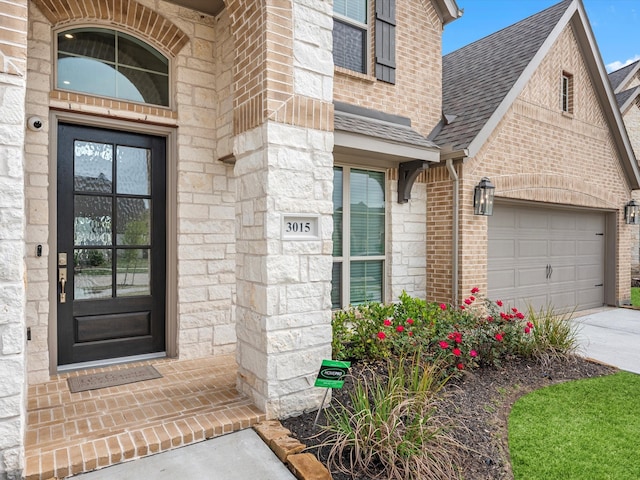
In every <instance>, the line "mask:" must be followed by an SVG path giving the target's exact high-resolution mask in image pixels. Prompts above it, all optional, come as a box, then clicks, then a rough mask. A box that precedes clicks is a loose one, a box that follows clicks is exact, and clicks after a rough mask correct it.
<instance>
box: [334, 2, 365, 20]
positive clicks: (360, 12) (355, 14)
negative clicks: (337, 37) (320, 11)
mask: <svg viewBox="0 0 640 480" xmlns="http://www.w3.org/2000/svg"><path fill="white" fill-rule="evenodd" d="M333 11H334V12H335V13H337V14H339V15H343V16H345V17H347V18H350V19H352V20H355V21H356V22H360V23H367V1H366V0H334V2H333Z"/></svg>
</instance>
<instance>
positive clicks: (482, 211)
mask: <svg viewBox="0 0 640 480" xmlns="http://www.w3.org/2000/svg"><path fill="white" fill-rule="evenodd" d="M495 191H496V187H495V186H494V185H493V183H491V180H489V179H488V178H487V177H482V180H480V183H478V185H476V187H475V188H474V190H473V214H474V215H487V216H489V215H493V196H494V194H495Z"/></svg>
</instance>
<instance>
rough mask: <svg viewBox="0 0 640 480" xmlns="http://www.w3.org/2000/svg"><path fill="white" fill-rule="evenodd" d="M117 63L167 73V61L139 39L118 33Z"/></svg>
mask: <svg viewBox="0 0 640 480" xmlns="http://www.w3.org/2000/svg"><path fill="white" fill-rule="evenodd" d="M118 63H119V64H120V65H127V66H129V67H138V68H143V69H145V70H151V71H153V72H157V73H165V74H168V73H169V61H168V60H167V58H166V57H165V56H164V55H162V54H161V53H160V52H158V51H157V50H156V49H155V48H151V47H150V46H148V45H146V44H145V43H143V42H141V41H140V40H138V39H136V38H133V37H130V36H128V35H124V34H122V33H118Z"/></svg>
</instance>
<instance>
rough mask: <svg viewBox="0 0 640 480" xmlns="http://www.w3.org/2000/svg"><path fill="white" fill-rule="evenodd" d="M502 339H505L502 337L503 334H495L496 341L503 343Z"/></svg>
mask: <svg viewBox="0 0 640 480" xmlns="http://www.w3.org/2000/svg"><path fill="white" fill-rule="evenodd" d="M502 338H503V337H502V334H501V333H496V334H495V339H496V340H497V341H499V342H501V341H502Z"/></svg>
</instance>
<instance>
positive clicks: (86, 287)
mask: <svg viewBox="0 0 640 480" xmlns="http://www.w3.org/2000/svg"><path fill="white" fill-rule="evenodd" d="M73 264H74V268H73V275H74V278H73V298H74V300H83V299H89V298H111V296H112V276H111V267H112V260H111V250H109V249H102V248H91V249H88V248H79V249H75V250H74V251H73Z"/></svg>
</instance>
